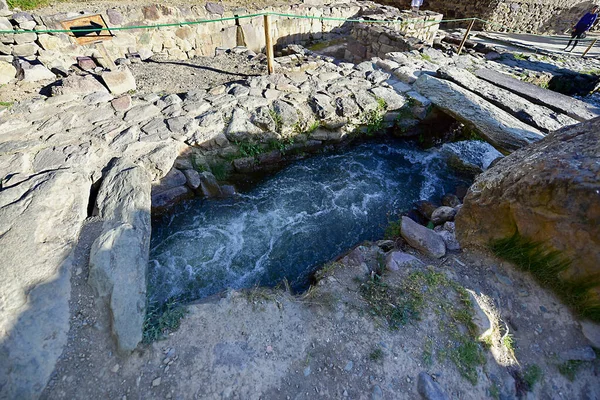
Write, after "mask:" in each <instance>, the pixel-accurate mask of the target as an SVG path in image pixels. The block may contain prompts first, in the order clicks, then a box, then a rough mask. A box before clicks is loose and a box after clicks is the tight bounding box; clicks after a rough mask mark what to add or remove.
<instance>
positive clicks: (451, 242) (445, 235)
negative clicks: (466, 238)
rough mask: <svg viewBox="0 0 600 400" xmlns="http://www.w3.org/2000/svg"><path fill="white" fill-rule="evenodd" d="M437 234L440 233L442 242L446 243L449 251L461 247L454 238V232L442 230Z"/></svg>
mask: <svg viewBox="0 0 600 400" xmlns="http://www.w3.org/2000/svg"><path fill="white" fill-rule="evenodd" d="M446 223H448V222H446ZM438 235H440V236H441V237H442V239H444V243H446V249H448V250H450V251H458V250H460V249H461V247H460V243H458V240H457V239H456V234H455V233H454V232H450V231H447V230H442V231H440V232H438Z"/></svg>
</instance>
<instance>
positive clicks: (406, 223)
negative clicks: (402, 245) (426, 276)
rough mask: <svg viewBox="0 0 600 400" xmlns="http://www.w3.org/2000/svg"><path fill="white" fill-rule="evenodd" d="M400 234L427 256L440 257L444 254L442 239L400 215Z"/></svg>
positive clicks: (444, 248) (444, 245)
mask: <svg viewBox="0 0 600 400" xmlns="http://www.w3.org/2000/svg"><path fill="white" fill-rule="evenodd" d="M400 235H401V236H402V238H403V239H404V240H406V242H407V243H408V244H409V245H411V246H412V247H414V248H415V249H417V250H419V251H420V252H422V253H423V254H425V255H427V256H430V257H434V258H441V257H443V256H444V255H446V244H445V243H444V239H442V237H441V236H440V235H438V234H437V233H435V232H434V231H432V230H431V229H427V228H426V227H424V226H423V225H419V224H418V223H416V222H415V221H413V220H412V219H410V218H408V217H402V225H401V227H400Z"/></svg>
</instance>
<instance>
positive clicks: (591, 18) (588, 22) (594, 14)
mask: <svg viewBox="0 0 600 400" xmlns="http://www.w3.org/2000/svg"><path fill="white" fill-rule="evenodd" d="M599 9H600V7H598V6H594V7H593V8H592V11H590V12H589V13H587V14H585V15H584V16H583V17H581V19H580V20H579V22H578V23H577V25H575V26H574V27H573V30H572V31H571V40H569V44H567V47H565V49H564V50H563V51H568V52H571V51H573V50H575V47H576V46H577V43H578V41H579V39H583V38H584V37H585V33H586V32H587V31H589V30H590V28H591V27H592V26H594V23H595V22H596V20H597V19H598V10H599ZM571 42H575V43H574V44H573V48H572V49H571V50H567V49H568V48H569V46H570V45H571Z"/></svg>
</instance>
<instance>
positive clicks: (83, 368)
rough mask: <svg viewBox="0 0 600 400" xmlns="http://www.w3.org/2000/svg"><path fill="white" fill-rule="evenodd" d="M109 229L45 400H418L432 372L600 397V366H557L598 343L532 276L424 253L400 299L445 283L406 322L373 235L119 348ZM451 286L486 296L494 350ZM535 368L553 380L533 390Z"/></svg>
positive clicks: (495, 394)
mask: <svg viewBox="0 0 600 400" xmlns="http://www.w3.org/2000/svg"><path fill="white" fill-rule="evenodd" d="M98 227H99V226H98V222H96V221H94V220H90V221H89V223H88V224H87V225H86V228H85V229H84V231H83V233H82V238H81V240H80V245H79V247H78V248H77V252H76V257H77V260H78V266H77V268H76V269H75V271H74V273H73V276H72V285H73V293H72V299H71V310H72V315H73V317H72V318H73V320H72V327H71V331H70V333H69V342H68V345H67V347H66V348H65V351H64V354H63V355H62V357H61V359H60V361H59V363H58V364H57V367H56V369H55V372H54V374H53V376H52V378H51V381H50V383H49V384H48V386H47V387H46V390H45V391H44V393H43V395H42V398H44V399H75V398H86V399H159V398H160V399H227V398H232V399H313V398H349V399H412V398H417V397H418V394H417V375H418V374H419V373H420V372H422V371H425V372H427V373H428V374H430V375H431V376H432V377H433V378H434V379H435V380H436V381H437V382H438V383H439V385H441V388H442V390H443V391H444V392H445V393H446V395H448V396H449V398H457V399H458V398H460V399H483V398H496V399H500V398H505V399H514V398H544V399H569V398H581V399H583V398H586V399H598V398H600V385H598V381H599V380H598V378H599V375H600V362H599V361H598V360H596V361H593V362H575V363H573V364H569V368H570V369H572V371H573V376H572V377H571V378H572V379H573V381H571V380H570V379H569V378H567V377H566V376H564V375H562V374H561V373H559V367H561V366H562V367H561V368H563V369H564V366H565V365H567V364H565V363H564V362H563V361H562V360H561V359H560V358H559V357H558V354H559V353H561V352H563V351H567V350H572V349H579V348H581V347H582V346H586V345H588V344H587V342H586V339H585V338H584V337H583V336H582V334H581V331H580V328H579V324H578V322H577V321H576V320H575V318H574V317H573V315H572V314H571V313H570V311H569V310H568V309H567V308H565V307H564V306H563V305H561V304H560V303H559V302H558V300H557V299H556V298H555V297H554V296H553V295H552V294H550V293H548V292H546V291H545V290H543V289H541V288H540V287H539V286H538V285H537V284H536V283H535V282H533V281H532V279H530V277H529V276H527V275H524V274H522V273H520V272H518V271H516V270H515V269H514V268H512V267H511V266H510V265H507V264H506V263H503V262H502V261H499V260H498V259H496V258H494V257H493V256H490V255H487V254H484V253H479V252H464V253H457V254H450V255H448V256H447V257H445V258H444V259H442V260H435V261H434V260H429V259H426V258H424V257H422V256H419V255H418V254H417V253H414V252H413V254H415V255H416V256H417V257H419V258H420V259H421V260H422V261H423V262H424V265H428V266H427V267H425V266H417V267H412V268H407V269H406V270H403V271H398V272H389V271H388V272H385V273H383V278H382V281H381V282H380V283H381V284H382V285H383V286H381V287H385V288H386V289H385V290H387V288H389V289H390V290H392V292H393V293H402V291H403V290H412V289H410V288H409V287H408V286H406V283H407V282H415V281H414V279H413V278H414V276H425V277H435V279H434V280H431V281H428V280H427V279H429V278H426V281H422V282H421V283H423V282H429V283H428V284H426V285H424V286H418V285H417V292H414V293H419V292H422V293H423V296H422V300H423V304H424V305H423V309H422V310H421V312H420V313H418V315H416V314H415V315H410V314H408V317H407V320H406V321H404V323H403V324H399V325H397V326H396V328H397V329H390V327H391V326H392V325H391V324H390V323H389V321H388V320H386V318H385V316H382V315H378V313H377V312H376V310H375V308H373V306H374V305H375V306H377V304H376V303H373V301H372V299H370V298H369V297H368V296H367V294H366V293H365V288H369V287H372V286H369V285H372V283H373V282H374V281H373V280H372V276H373V272H371V271H372V270H374V269H377V268H379V267H378V263H380V260H381V255H380V256H377V254H381V250H379V248H378V247H377V246H375V245H374V244H369V243H367V244H363V245H362V246H359V247H358V248H357V249H356V250H354V251H353V252H352V253H350V255H349V257H347V258H345V259H342V260H340V261H338V262H337V263H335V264H332V265H330V266H328V267H327V268H326V269H325V270H324V272H323V273H322V276H321V277H322V279H321V280H320V281H319V283H318V284H317V285H316V286H314V287H313V288H312V289H311V290H310V291H309V292H308V293H307V294H304V295H292V294H290V293H289V292H287V291H286V290H285V289H279V290H269V289H262V288H256V289H251V290H246V291H241V292H237V291H229V292H226V293H223V294H222V295H220V296H215V297H213V298H210V299H207V300H205V301H203V302H200V303H198V304H191V305H188V306H187V314H186V316H185V317H184V318H183V320H182V323H181V327H180V328H179V329H178V330H176V331H174V332H171V333H169V334H168V335H167V336H166V338H165V339H164V340H161V341H157V342H154V343H152V344H149V345H147V344H144V345H140V346H139V347H138V350H136V351H135V352H134V353H133V354H132V355H130V356H122V355H119V354H117V353H116V350H115V345H114V342H113V340H112V339H111V337H110V335H109V334H108V333H107V331H108V328H107V327H108V316H107V315H102V314H101V313H99V312H98V309H99V307H98V305H96V304H94V297H93V295H92V293H91V290H90V288H89V286H88V285H87V284H86V280H87V274H88V271H87V257H88V254H89V248H90V246H91V243H92V241H93V239H94V237H95V235H97V234H98ZM401 247H403V248H404V249H405V250H407V248H406V246H401ZM357 260H358V261H357ZM363 260H364V262H362V261H363ZM378 260H379V261H378ZM415 273H417V274H416V275H415ZM419 274H420V275H419ZM449 285H450V286H449ZM378 287H379V286H378ZM450 287H453V288H458V287H464V288H465V289H468V290H472V291H473V292H474V293H475V294H476V297H477V298H478V299H479V300H481V301H482V304H487V306H486V308H484V310H486V314H488V313H489V315H492V318H491V320H492V327H493V330H494V331H496V332H495V333H494V334H493V335H492V336H491V339H488V344H487V345H486V344H484V343H482V342H478V341H477V340H476V339H472V337H471V336H470V335H469V332H468V330H466V329H464V327H463V326H457V330H456V331H453V330H452V329H454V328H451V327H452V326H454V325H453V323H452V320H451V319H450V320H448V319H447V317H448V315H454V314H456V315H459V314H460V313H455V311H460V310H461V308H460V307H462V306H464V303H462V304H463V305H462V306H461V301H460V300H459V299H458V298H456V296H453V295H452V293H451V292H452V290H450V289H449V288H450ZM407 288H408V289H407ZM413 289H414V288H413ZM398 291H399V292H398ZM379 305H380V306H382V307H386V305H385V302H383V303H381V304H379ZM487 307H489V308H487ZM465 310H469V313H470V315H477V314H476V313H475V311H473V310H474V309H471V308H470V306H469V308H465ZM452 332H454V334H453V333H452ZM507 333H508V334H509V336H510V337H511V338H512V340H511V344H510V345H509V346H508V347H507V345H506V344H507V342H506V341H505V339H502V338H501V335H503V336H507ZM453 335H454V336H453ZM456 341H458V342H460V343H465V344H469V343H471V342H472V343H473V346H474V347H473V349H475V350H477V352H476V354H480V355H482V359H481V360H479V361H477V360H476V359H470V358H468V357H467V358H464V357H462V356H457V355H458V354H459V353H455V352H453V350H452V349H453V346H454V344H453V343H455V342H456ZM484 342H485V341H484ZM513 352H514V353H513ZM455 356H456V357H455ZM457 357H458V358H457ZM535 366H537V367H535ZM532 369H537V370H538V372H541V374H538V375H541V376H539V377H536V378H535V379H534V381H535V382H534V384H533V387H527V384H526V383H524V378H523V377H524V376H527V374H526V371H531V370H532ZM469 371H470V372H469Z"/></svg>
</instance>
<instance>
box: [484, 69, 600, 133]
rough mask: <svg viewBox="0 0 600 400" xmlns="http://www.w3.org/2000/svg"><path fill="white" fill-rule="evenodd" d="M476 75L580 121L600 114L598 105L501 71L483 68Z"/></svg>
mask: <svg viewBox="0 0 600 400" xmlns="http://www.w3.org/2000/svg"><path fill="white" fill-rule="evenodd" d="M475 75H476V76H477V77H479V78H481V79H484V80H486V81H488V82H491V83H493V84H494V85H496V86H499V87H502V88H504V89H507V90H510V91H511V92H513V93H516V94H518V95H519V96H521V97H524V98H526V99H527V100H529V101H532V102H534V103H536V104H541V105H543V106H546V107H548V108H550V109H552V110H554V111H557V112H560V113H563V114H566V115H568V116H569V117H571V118H575V119H576V120H578V121H586V120H588V119H592V118H595V117H597V116H599V115H600V109H598V108H597V107H594V106H592V105H590V104H587V103H584V102H583V101H580V100H577V99H574V98H572V97H569V96H565V95H564V94H560V93H556V92H553V91H552V90H547V89H543V88H541V87H539V86H536V85H534V84H531V83H527V82H523V81H520V80H518V79H515V78H511V77H510V76H508V75H506V74H502V73H500V72H496V71H493V70H490V69H486V68H482V69H479V70H477V71H475Z"/></svg>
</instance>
